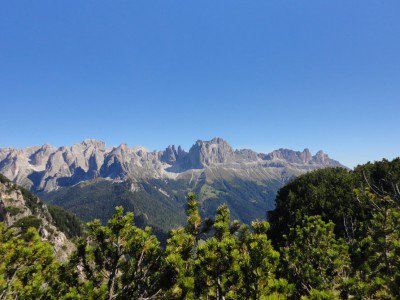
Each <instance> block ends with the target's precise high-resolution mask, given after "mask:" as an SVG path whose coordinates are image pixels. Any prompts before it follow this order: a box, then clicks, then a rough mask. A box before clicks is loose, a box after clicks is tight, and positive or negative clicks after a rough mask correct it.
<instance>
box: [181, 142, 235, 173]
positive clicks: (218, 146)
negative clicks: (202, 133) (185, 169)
mask: <svg viewBox="0 0 400 300" xmlns="http://www.w3.org/2000/svg"><path fill="white" fill-rule="evenodd" d="M233 160H234V150H233V148H232V147H231V145H229V144H228V142H226V141H225V140H223V139H222V138H218V137H216V138H213V139H212V140H211V141H202V140H198V141H196V143H195V144H194V145H193V146H192V147H191V148H190V150H189V153H188V155H187V164H188V166H190V167H192V168H195V169H200V168H203V167H205V166H209V165H211V164H217V163H227V162H230V161H233Z"/></svg>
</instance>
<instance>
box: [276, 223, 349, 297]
mask: <svg viewBox="0 0 400 300" xmlns="http://www.w3.org/2000/svg"><path fill="white" fill-rule="evenodd" d="M333 230H334V224H333V223H332V222H329V223H325V222H324V221H322V219H321V217H320V216H312V217H307V216H306V217H305V219H304V220H303V222H302V226H296V228H291V229H290V232H289V234H288V235H287V236H286V237H285V238H286V245H285V247H284V248H283V249H282V252H283V259H284V271H283V273H286V274H287V275H288V279H289V281H290V282H292V283H294V284H295V285H296V293H297V294H298V295H311V296H312V295H314V297H315V295H317V294H320V296H321V297H322V295H325V296H324V297H325V298H330V297H339V295H340V292H341V289H342V285H343V284H344V283H345V282H346V281H347V280H348V278H349V271H350V258H349V254H348V247H347V245H345V243H344V241H343V240H342V239H336V237H335V234H334V232H333Z"/></svg>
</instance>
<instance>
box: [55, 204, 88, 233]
mask: <svg viewBox="0 0 400 300" xmlns="http://www.w3.org/2000/svg"><path fill="white" fill-rule="evenodd" d="M47 208H48V210H49V213H50V215H51V217H52V219H53V221H54V225H55V226H56V227H57V228H58V229H59V230H60V231H62V232H64V233H65V234H66V235H67V236H68V237H70V238H73V237H79V236H82V235H83V233H84V224H83V222H82V221H81V220H80V219H78V217H76V216H75V215H74V214H71V213H69V212H67V211H65V210H64V209H62V208H61V207H58V206H56V205H51V204H48V205H47Z"/></svg>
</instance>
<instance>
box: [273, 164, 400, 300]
mask: <svg viewBox="0 0 400 300" xmlns="http://www.w3.org/2000/svg"><path fill="white" fill-rule="evenodd" d="M399 179H400V159H395V160H393V161H388V160H383V161H381V162H375V163H368V164H365V165H362V166H358V167H357V168H356V169H355V170H354V171H347V170H344V169H325V170H319V171H314V172H311V173H308V174H305V175H303V176H300V177H298V178H296V179H294V180H293V181H292V182H290V183H289V184H288V185H287V186H285V187H283V188H282V189H281V190H280V191H279V192H278V196H277V198H276V203H277V207H276V209H275V210H274V211H272V212H270V213H269V217H270V218H269V220H270V222H271V225H272V227H271V229H272V230H271V234H272V237H273V239H274V242H275V245H280V246H282V247H283V248H282V249H283V253H286V255H285V260H284V261H285V264H284V268H283V269H282V270H281V271H282V274H288V275H289V280H290V281H291V282H294V283H296V286H297V288H296V293H297V294H298V295H299V296H300V295H308V296H309V297H311V298H318V299H319V298H327V299H330V298H332V297H333V298H334V297H338V295H340V297H343V298H346V297H356V298H357V299H365V298H367V299H395V298H396V297H398V296H399V295H400V290H399V286H400V272H399V270H400V221H399V220H400V202H399V195H400V193H399V190H398V187H399V184H400V181H399ZM310 218H320V219H310ZM304 220H305V221H304ZM310 220H313V222H314V223H315V224H314V225H312V224H313V222H311V223H310ZM304 222H306V223H304ZM333 225H334V226H335V229H333ZM307 228H309V229H307ZM323 228H325V229H323ZM315 230H317V232H321V234H319V235H318V237H315V239H313V240H309V239H310V238H312V236H313V235H315V236H317V235H316V233H315ZM333 230H334V231H333ZM322 231H324V233H322ZM305 232H307V233H306V234H305ZM313 232H314V233H313ZM333 232H334V233H336V235H337V236H338V238H335V237H334V235H333ZM285 234H286V235H287V236H288V237H287V239H286V240H285V239H284V238H283V236H284V235H285ZM327 238H328V239H327ZM340 238H344V240H345V242H346V246H345V247H347V248H348V249H349V257H350V262H349V263H346V264H344V262H345V261H346V260H348V259H347V258H346V259H345V257H346V255H345V253H344V252H343V251H344V250H343V251H336V250H335V249H339V248H338V247H339V245H342V246H343V242H341V240H340ZM321 243H322V244H321ZM310 245H311V246H310ZM342 246H340V247H341V249H344V248H343V247H342ZM318 249H322V250H318ZM335 251H336V254H335ZM340 253H341V254H340ZM339 254H340V255H339ZM330 255H335V256H336V257H337V259H331V260H332V262H335V263H336V262H343V264H342V266H343V268H344V266H346V270H347V271H346V276H339V277H338V278H339V279H341V283H338V281H337V280H335V279H333V278H332V276H334V275H335V272H334V270H335V267H334V266H331V267H330V268H327V269H326V271H327V272H326V274H325V275H324V274H322V273H318V272H320V271H322V270H324V268H323V267H321V263H323V264H325V263H324V261H325V259H326V258H329V256H330ZM296 262H298V263H297V264H296ZM310 262H311V264H310ZM325 265H326V264H325ZM307 266H309V267H308V270H307ZM305 268H306V269H305ZM343 268H342V270H344V269H343ZM317 271H318V272H317ZM295 273H298V274H299V275H298V277H297V279H296V278H295V277H292V276H294V275H295ZM308 276H310V279H311V281H309V283H307V282H304V281H306V280H307V278H308ZM314 280H315V281H314ZM324 280H328V281H327V282H330V283H335V282H336V287H333V286H325V287H323V286H322V288H321V286H320V284H321V282H323V281H324ZM396 299H397V298H396Z"/></svg>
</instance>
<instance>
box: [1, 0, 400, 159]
mask: <svg viewBox="0 0 400 300" xmlns="http://www.w3.org/2000/svg"><path fill="white" fill-rule="evenodd" d="M399 12H400V1H398V0H396V1H390V0H385V1H349V0H346V1H264V0H263V1H256V0H252V1H235V0H230V1H208V0H202V1H183V0H182V1H172V0H170V1H165V0H159V1H132V0H129V1H100V0H96V1H94V0H93V1H89V0H88V1H5V2H3V3H2V5H1V9H0V109H1V114H0V116H1V118H0V120H1V123H2V130H1V131H0V147H4V146H15V147H25V146H29V145H37V144H44V143H51V144H53V145H56V146H60V145H65V144H66V145H69V144H72V143H75V142H79V141H81V140H83V139H84V138H89V137H91V138H97V139H101V140H104V141H105V142H106V143H107V144H108V145H118V144H120V143H122V142H126V143H128V144H129V145H131V146H133V145H143V146H146V147H148V148H149V149H151V150H153V149H162V148H164V147H165V146H167V145H168V144H181V145H183V146H184V148H186V149H187V148H189V147H190V145H191V144H192V143H193V142H194V141H195V140H197V139H210V138H212V137H214V136H221V137H223V138H225V139H226V140H228V141H229V142H230V143H231V144H232V145H233V146H234V147H238V148H242V147H248V148H253V149H255V150H257V151H261V152H268V151H271V150H273V149H276V148H280V147H287V148H291V149H295V150H302V149H303V148H305V147H308V148H310V150H311V151H312V152H316V151H317V150H319V149H323V150H324V151H326V152H327V153H328V154H329V155H330V156H331V157H333V158H335V159H338V160H340V161H341V162H343V163H344V164H346V165H348V166H354V165H356V164H358V163H364V162H366V161H368V160H377V159H381V158H382V157H386V158H389V159H391V158H394V157H397V156H399V155H400V122H399V120H400V117H399V112H400V55H399V53H400V18H399V17H398V16H399Z"/></svg>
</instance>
